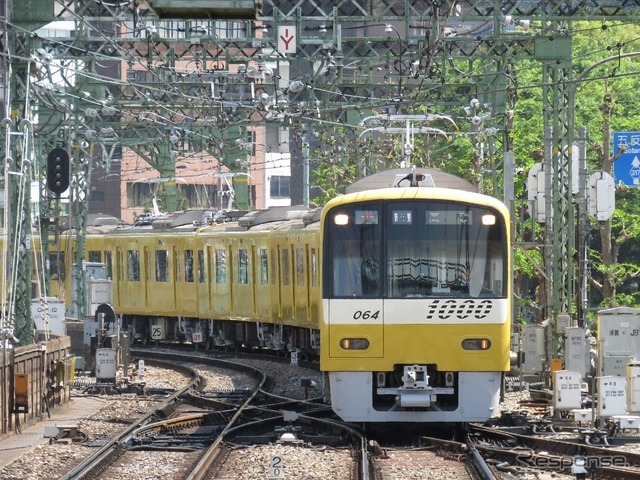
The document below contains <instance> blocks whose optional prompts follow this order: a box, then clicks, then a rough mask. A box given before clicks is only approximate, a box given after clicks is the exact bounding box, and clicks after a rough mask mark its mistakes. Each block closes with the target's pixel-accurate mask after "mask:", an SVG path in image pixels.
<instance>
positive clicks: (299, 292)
mask: <svg viewBox="0 0 640 480" xmlns="http://www.w3.org/2000/svg"><path fill="white" fill-rule="evenodd" d="M293 252H294V256H295V265H294V270H295V286H294V289H293V291H294V302H295V303H294V305H295V318H296V320H297V323H298V324H306V323H307V320H308V318H309V316H308V312H307V307H308V305H309V303H308V295H307V285H308V282H307V270H308V266H307V245H306V242H303V243H301V242H300V240H298V242H297V244H296V245H295V248H293Z"/></svg>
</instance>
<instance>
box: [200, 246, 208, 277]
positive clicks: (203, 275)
mask: <svg viewBox="0 0 640 480" xmlns="http://www.w3.org/2000/svg"><path fill="white" fill-rule="evenodd" d="M206 277H207V275H206V271H205V262H204V250H198V283H204V280H205V278H206Z"/></svg>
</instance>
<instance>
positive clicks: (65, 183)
mask: <svg viewBox="0 0 640 480" xmlns="http://www.w3.org/2000/svg"><path fill="white" fill-rule="evenodd" d="M69 177H70V171H69V154H68V153H67V151H66V150H65V149H64V148H54V149H53V150H51V151H50V152H49V155H48V156H47V187H48V188H49V190H51V191H52V192H53V193H55V194H56V195H62V193H64V192H65V191H66V190H67V188H69Z"/></svg>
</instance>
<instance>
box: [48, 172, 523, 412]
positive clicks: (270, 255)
mask: <svg viewBox="0 0 640 480" xmlns="http://www.w3.org/2000/svg"><path fill="white" fill-rule="evenodd" d="M390 185H393V186H390ZM434 185H435V186H434ZM441 185H444V187H445V188H442V187H441ZM380 186H383V187H387V188H378V187H380ZM473 190H474V189H473V187H472V186H471V185H470V184H467V183H466V182H463V181H461V180H459V179H456V177H453V176H450V175H446V174H443V173H441V172H438V171H431V170H425V169H422V170H418V171H415V170H414V171H408V170H406V169H404V170H400V169H398V170H392V171H389V172H384V173H381V174H377V175H374V176H372V177H369V178H367V179H364V180H362V181H360V182H357V183H356V184H354V185H353V186H352V187H350V189H348V191H347V192H348V193H347V194H346V195H344V196H341V197H338V198H336V199H334V200H332V201H330V202H329V203H328V204H327V205H326V206H325V207H324V208H323V209H317V210H311V211H308V210H306V209H302V208H299V207H288V208H285V207H282V208H276V209H271V210H264V211H259V212H252V213H251V214H248V215H246V216H244V217H242V218H240V219H238V220H237V221H229V222H225V223H218V224H215V223H214V224H207V222H203V216H202V212H195V211H189V212H182V213H179V214H174V215H172V216H167V217H164V218H161V219H158V220H156V221H154V222H153V224H152V225H147V226H133V227H126V228H114V229H112V230H111V231H109V232H107V233H105V232H98V233H97V234H93V233H90V234H89V235H88V237H87V247H86V250H87V257H86V258H87V260H90V261H100V262H104V263H105V264H106V266H107V271H108V272H109V275H110V277H111V279H112V288H113V302H112V305H113V307H114V309H115V311H116V313H117V314H118V315H119V316H121V318H122V323H123V327H125V328H128V329H129V331H130V332H131V334H132V335H133V338H134V340H136V341H141V342H149V341H153V340H176V341H188V342H194V343H198V344H200V345H205V346H207V347H209V348H212V347H216V346H222V347H230V348H237V347H247V348H265V349H273V350H280V351H284V352H296V353H297V354H298V355H308V356H319V357H320V364H321V369H322V370H323V371H324V372H325V373H326V380H327V382H326V386H325V388H327V389H328V393H329V394H330V398H331V404H332V408H333V409H334V411H335V412H336V413H337V414H338V415H339V416H340V417H341V418H343V419H344V420H347V421H354V422H471V421H483V420H486V419H487V418H489V417H490V416H491V415H492V413H493V410H494V409H495V408H496V407H497V405H498V401H499V392H500V389H501V383H502V375H503V372H505V371H508V370H509V343H510V312H511V300H510V297H511V284H510V274H509V272H510V268H511V264H510V262H511V260H510V250H511V249H510V238H509V216H508V211H507V209H506V208H505V206H504V205H503V204H502V203H501V202H499V201H498V200H496V199H494V198H492V197H489V196H485V195H481V194H478V193H475V192H474V191H473ZM350 192H351V193H350ZM53 255H55V254H53ZM67 258H69V254H67ZM60 268H61V269H62V268H63V267H62V266H61V267H60ZM64 268H69V267H68V266H66V267H64ZM69 273H70V272H67V277H68V276H69ZM68 290H70V289H68ZM67 301H69V298H68V292H67Z"/></svg>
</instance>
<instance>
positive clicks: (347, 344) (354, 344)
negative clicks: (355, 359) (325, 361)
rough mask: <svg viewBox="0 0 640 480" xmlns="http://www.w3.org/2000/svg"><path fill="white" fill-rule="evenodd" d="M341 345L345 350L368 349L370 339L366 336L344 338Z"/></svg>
mask: <svg viewBox="0 0 640 480" xmlns="http://www.w3.org/2000/svg"><path fill="white" fill-rule="evenodd" d="M340 347H342V349H344V350H366V349H367V348H369V340H367V339H366V338H343V339H342V340H340Z"/></svg>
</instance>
